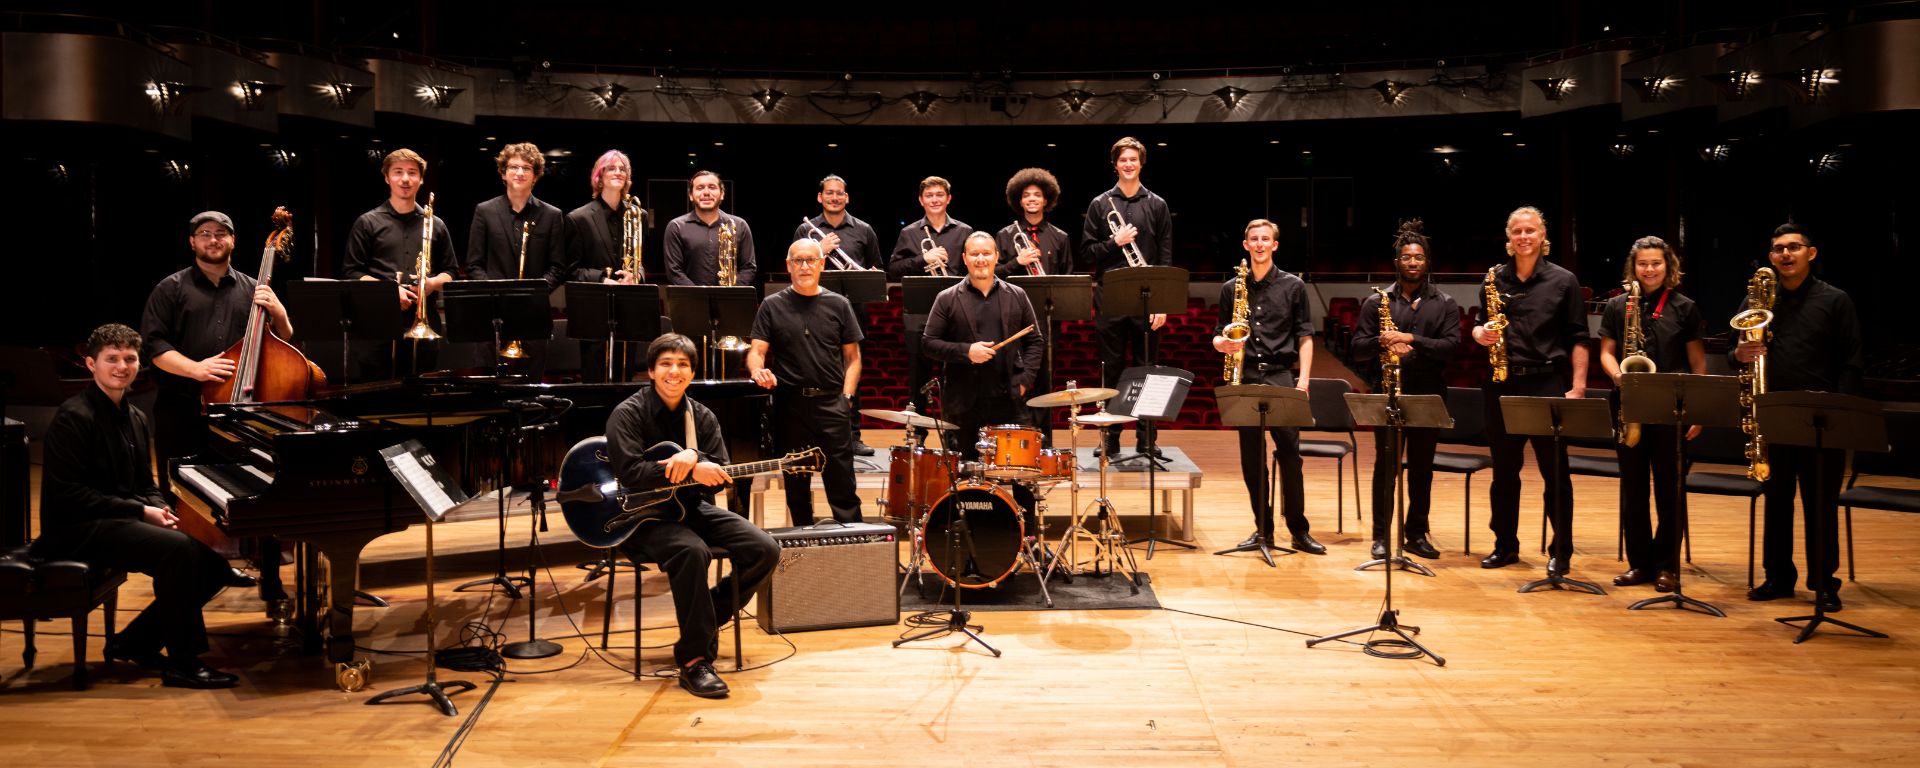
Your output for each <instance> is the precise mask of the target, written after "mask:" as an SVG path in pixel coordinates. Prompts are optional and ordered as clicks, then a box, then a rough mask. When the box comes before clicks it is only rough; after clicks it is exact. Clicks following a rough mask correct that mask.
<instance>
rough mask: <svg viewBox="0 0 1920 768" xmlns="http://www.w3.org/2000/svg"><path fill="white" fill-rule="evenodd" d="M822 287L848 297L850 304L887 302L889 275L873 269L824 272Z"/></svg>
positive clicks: (821, 274) (821, 276)
mask: <svg viewBox="0 0 1920 768" xmlns="http://www.w3.org/2000/svg"><path fill="white" fill-rule="evenodd" d="M820 287H822V288H825V289H827V290H829V291H833V292H834V293H837V294H840V295H842V296H845V297H847V302H848V303H850V304H871V303H873V302H876V301H886V300H887V273H886V272H882V271H879V270H873V269H828V270H822V271H821V272H820Z"/></svg>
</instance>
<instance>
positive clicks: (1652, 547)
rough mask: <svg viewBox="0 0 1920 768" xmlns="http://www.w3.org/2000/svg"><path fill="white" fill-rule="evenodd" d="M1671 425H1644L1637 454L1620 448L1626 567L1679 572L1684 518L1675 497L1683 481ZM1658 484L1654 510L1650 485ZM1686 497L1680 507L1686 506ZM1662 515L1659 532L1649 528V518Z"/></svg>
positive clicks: (1654, 496) (1625, 448) (1621, 501)
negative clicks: (1677, 552) (1675, 459)
mask: <svg viewBox="0 0 1920 768" xmlns="http://www.w3.org/2000/svg"><path fill="white" fill-rule="evenodd" d="M1674 431H1675V429H1674V427H1673V426H1671V425H1667V424H1642V425H1640V444H1639V445H1636V446H1634V447H1632V448H1628V447H1627V446H1624V445H1618V444H1616V445H1615V446H1614V454H1615V455H1617V456H1618V457H1619V458H1620V525H1621V526H1622V527H1623V529H1624V530H1625V535H1626V540H1627V542H1626V548H1627V566H1628V567H1631V568H1638V569H1640V570H1652V571H1677V570H1679V569H1680V563H1679V561H1677V560H1675V559H1674V556H1673V546H1674V544H1676V543H1677V542H1678V541H1679V538H1680V516H1679V515H1680V513H1679V510H1678V508H1677V507H1675V505H1674V500H1673V491H1674V489H1675V488H1676V487H1678V486H1679V482H1680V477H1679V475H1678V473H1676V472H1675V471H1674V466H1673V455H1674V447H1673V433H1674ZM1649 477H1651V478H1652V480H1653V493H1652V499H1653V504H1652V505H1651V506H1652V509H1651V510H1650V509H1648V506H1649V505H1648V504H1647V499H1648V493H1647V480H1648V478H1649ZM1684 499H1685V497H1684V496H1683V497H1682V501H1681V503H1682V504H1684V503H1686V502H1685V500H1684ZM1654 510H1658V512H1659V516H1660V521H1659V528H1658V529H1654V528H1652V527H1651V526H1650V524H1649V522H1648V520H1647V515H1648V513H1649V512H1651V511H1654Z"/></svg>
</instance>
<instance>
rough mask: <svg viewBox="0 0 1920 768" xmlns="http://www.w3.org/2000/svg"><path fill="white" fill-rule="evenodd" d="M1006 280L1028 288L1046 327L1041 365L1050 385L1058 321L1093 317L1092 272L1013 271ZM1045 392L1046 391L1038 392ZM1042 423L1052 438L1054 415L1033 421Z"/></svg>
mask: <svg viewBox="0 0 1920 768" xmlns="http://www.w3.org/2000/svg"><path fill="white" fill-rule="evenodd" d="M1007 280H1008V282H1011V283H1013V284H1014V285H1017V286H1020V290H1023V291H1026V292H1027V301H1028V302H1030V303H1032V304H1033V309H1034V311H1035V312H1038V313H1039V314H1040V321H1041V322H1042V323H1045V325H1042V326H1040V327H1041V328H1044V329H1046V338H1047V346H1046V359H1045V361H1044V362H1043V363H1042V365H1041V369H1042V370H1044V371H1046V374H1047V378H1046V385H1047V387H1048V388H1052V386H1053V343H1054V339H1055V337H1057V336H1058V335H1059V334H1057V333H1055V331H1057V330H1059V325H1058V323H1063V322H1068V321H1073V320H1092V319H1093V276H1092V275H1014V276H1013V277H1010V278H1008V279H1007ZM1041 394H1046V393H1044V392H1043V393H1041ZM1030 410H1032V411H1040V412H1044V411H1046V410H1047V409H1045V408H1033V409H1030ZM1036 423H1041V424H1044V425H1045V428H1046V433H1047V437H1048V438H1049V439H1051V438H1052V434H1053V419H1052V417H1051V414H1049V415H1048V418H1047V419H1046V420H1045V421H1043V422H1042V421H1036Z"/></svg>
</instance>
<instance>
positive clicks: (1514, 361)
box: [1473, 206, 1587, 575]
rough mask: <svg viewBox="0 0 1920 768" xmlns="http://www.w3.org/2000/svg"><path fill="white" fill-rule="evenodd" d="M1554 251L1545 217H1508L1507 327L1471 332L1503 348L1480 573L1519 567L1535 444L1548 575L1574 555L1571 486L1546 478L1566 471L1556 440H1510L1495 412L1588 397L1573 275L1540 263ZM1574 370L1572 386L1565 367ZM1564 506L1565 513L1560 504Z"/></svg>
mask: <svg viewBox="0 0 1920 768" xmlns="http://www.w3.org/2000/svg"><path fill="white" fill-rule="evenodd" d="M1550 247H1551V244H1550V243H1549V242H1548V241H1547V223H1546V217H1545V216H1543V215H1541V213H1540V210H1539V209H1537V208H1533V207H1531V206H1528V207H1525V208H1520V209H1518V210H1515V211H1514V212H1513V213H1511V214H1508V216H1507V253H1508V254H1509V255H1511V256H1512V257H1513V260H1512V261H1509V262H1506V263H1505V264H1501V265H1500V266H1499V267H1498V268H1497V270H1496V273H1495V274H1496V282H1495V288H1496V290H1498V291H1499V292H1500V296H1501V301H1502V303H1503V307H1504V312H1505V314H1506V316H1507V328H1506V330H1505V331H1503V332H1500V333H1489V332H1488V331H1487V329H1486V326H1485V325H1484V324H1482V325H1476V326H1474V327H1473V340H1474V343H1476V344H1480V345H1481V346H1492V345H1493V343H1494V342H1495V341H1497V340H1498V339H1499V338H1500V336H1501V335H1505V337H1506V344H1507V380H1506V381H1503V382H1497V381H1492V380H1491V379H1489V380H1488V381H1487V382H1486V383H1485V384H1483V385H1482V389H1483V391H1484V392H1485V400H1484V403H1483V411H1484V413H1485V418H1486V425H1487V447H1488V449H1489V452H1490V453H1491V454H1492V456H1493V485H1492V488H1491V489H1490V490H1489V491H1488V494H1487V495H1488V496H1489V497H1490V498H1491V500H1490V501H1489V502H1488V504H1489V506H1491V507H1492V510H1493V511H1492V512H1491V513H1490V515H1489V518H1490V519H1489V520H1488V521H1487V527H1488V528H1490V529H1492V530H1493V538H1494V541H1493V552H1492V554H1489V555H1487V556H1486V558H1485V559H1483V560H1481V561H1480V567H1482V568H1503V567H1506V566H1509V565H1512V564H1514V563H1517V562H1520V467H1521V465H1522V464H1525V463H1526V456H1525V455H1523V454H1522V453H1521V450H1522V448H1523V447H1524V446H1525V445H1526V444H1527V443H1528V442H1531V443H1533V458H1534V462H1535V464H1536V465H1537V466H1538V467H1539V470H1540V480H1541V482H1543V483H1546V484H1547V485H1548V487H1549V488H1551V489H1552V490H1551V491H1550V492H1549V493H1548V494H1547V519H1549V520H1551V521H1552V523H1553V543H1552V545H1551V546H1550V547H1549V549H1548V554H1549V557H1548V559H1547V572H1548V573H1549V574H1559V575H1565V574H1566V573H1567V569H1568V558H1569V557H1571V556H1572V555H1573V531H1572V530H1566V529H1563V528H1562V521H1564V523H1565V526H1566V528H1571V527H1572V525H1573V481H1572V479H1571V477H1570V476H1568V475H1567V474H1566V473H1565V472H1564V471H1563V472H1562V473H1561V476H1560V477H1557V478H1555V477H1549V476H1548V475H1549V474H1550V473H1551V472H1552V471H1553V470H1552V469H1551V468H1552V467H1554V466H1559V467H1562V468H1564V467H1566V465H1567V463H1566V462H1567V458H1566V457H1567V452H1566V449H1565V448H1564V447H1563V448H1561V449H1560V452H1559V456H1558V457H1556V456H1555V455H1554V450H1553V439H1552V438H1550V437H1545V436H1534V437H1528V436H1525V435H1509V434H1507V422H1506V419H1505V418H1504V417H1503V416H1502V414H1501V411H1500V398H1501V397H1502V396H1505V395H1514V396H1519V397H1554V396H1557V395H1564V396H1565V397H1567V398H1568V399H1571V400H1578V399H1580V398H1582V397H1586V394H1587V310H1586V304H1585V302H1584V301H1583V300H1582V299H1581V297H1580V281H1579V279H1577V278H1575V277H1574V276H1573V273H1572V272H1568V271H1567V270H1565V269H1563V268H1561V267H1560V266H1559V265H1557V264H1554V263H1552V262H1549V261H1547V260H1546V259H1545V257H1546V255H1547V252H1548V250H1549V249H1550ZM1563 363H1564V364H1566V365H1567V367H1568V368H1570V369H1571V373H1572V376H1571V381H1569V377H1568V375H1567V373H1565V372H1563V371H1566V370H1567V369H1568V368H1562V367H1561V366H1562V364H1563ZM1562 500H1565V503H1566V505H1567V508H1566V509H1565V510H1564V511H1562V510H1559V509H1558V506H1557V505H1558V504H1560V503H1561V501H1562Z"/></svg>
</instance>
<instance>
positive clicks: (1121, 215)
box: [1080, 136, 1173, 456]
mask: <svg viewBox="0 0 1920 768" xmlns="http://www.w3.org/2000/svg"><path fill="white" fill-rule="evenodd" d="M1107 159H1108V160H1110V161H1111V162H1112V163H1113V175H1114V176H1115V177H1116V178H1117V179H1118V181H1117V182H1116V183H1115V184H1114V186H1113V188H1112V189H1109V190H1107V191H1105V192H1101V193H1100V194H1099V195H1097V196H1095V197H1094V198H1093V201H1092V202H1090V203H1088V204H1087V216H1086V220H1085V222H1084V223H1083V225H1082V226H1081V229H1080V253H1081V254H1083V257H1084V258H1085V259H1086V260H1087V261H1090V262H1092V264H1093V281H1094V284H1095V287H1094V313H1095V317H1094V330H1095V332H1096V333H1097V334H1098V337H1099V340H1100V359H1101V360H1103V361H1105V363H1106V367H1105V369H1104V370H1103V372H1102V374H1101V386H1104V387H1112V386H1113V385H1114V384H1115V383H1116V382H1118V381H1119V380H1120V372H1121V371H1123V370H1125V369H1126V367H1127V353H1128V352H1129V351H1131V352H1132V353H1133V364H1135V365H1141V364H1144V363H1145V362H1146V361H1147V360H1148V359H1149V358H1153V357H1157V355H1155V354H1154V353H1155V351H1156V349H1157V347H1158V343H1157V341H1156V340H1148V341H1145V342H1143V341H1142V339H1151V337H1149V336H1148V335H1147V333H1146V331H1147V330H1149V329H1151V330H1155V331H1157V330H1160V328H1161V327H1162V326H1164V325H1166V324H1167V316H1166V315H1152V316H1149V317H1148V318H1147V324H1148V326H1149V327H1148V328H1142V327H1140V318H1138V317H1134V316H1131V315H1126V314H1123V313H1120V312H1117V311H1116V312H1107V311H1105V310H1102V309H1101V308H1100V304H1099V297H1100V289H1099V284H1100V282H1101V277H1102V276H1104V275H1105V274H1106V273H1107V272H1108V271H1109V270H1114V269H1121V268H1123V267H1143V266H1150V265H1151V266H1172V265H1173V214H1172V213H1171V212H1170V211H1169V210H1168V208H1167V201H1166V200H1165V199H1164V198H1162V197H1160V196H1159V195H1156V194H1154V193H1153V191H1152V190H1149V189H1147V188H1146V187H1145V186H1144V185H1142V184H1141V183H1140V171H1141V169H1142V168H1144V167H1145V166H1146V162H1147V145H1145V144H1142V143H1141V142H1140V140H1139V139H1136V138H1134V137H1132V136H1126V137H1122V138H1121V139H1120V140H1119V141H1116V142H1114V143H1113V147H1112V148H1111V149H1109V150H1108V152H1107ZM1143 344H1144V347H1143ZM1144 429H1145V427H1144V426H1143V425H1142V424H1141V423H1139V422H1135V423H1134V425H1133V436H1134V443H1135V450H1137V451H1141V452H1144V451H1146V450H1149V449H1151V446H1148V445H1147V444H1146V433H1145V431H1144ZM1101 450H1102V451H1104V452H1105V453H1106V455H1108V456H1113V455H1115V454H1118V453H1119V452H1120V429H1119V428H1118V427H1114V428H1111V429H1108V430H1106V435H1105V439H1104V440H1103V441H1102V443H1101Z"/></svg>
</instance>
